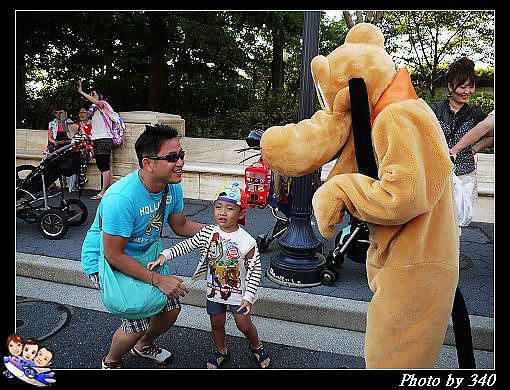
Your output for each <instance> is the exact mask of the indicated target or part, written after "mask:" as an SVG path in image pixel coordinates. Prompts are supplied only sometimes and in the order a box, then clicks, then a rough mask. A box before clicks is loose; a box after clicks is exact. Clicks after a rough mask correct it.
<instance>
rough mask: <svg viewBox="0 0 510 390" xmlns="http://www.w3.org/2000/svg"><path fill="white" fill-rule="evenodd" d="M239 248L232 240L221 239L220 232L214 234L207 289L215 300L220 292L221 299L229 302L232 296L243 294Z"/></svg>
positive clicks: (209, 295) (208, 256) (209, 256)
mask: <svg viewBox="0 0 510 390" xmlns="http://www.w3.org/2000/svg"><path fill="white" fill-rule="evenodd" d="M240 258H241V256H240V254H239V248H238V247H237V244H236V243H235V242H233V241H231V240H230V239H224V238H223V237H220V235H219V233H218V232H215V233H213V236H212V239H211V243H210V246H209V252H208V254H207V264H208V268H209V274H210V279H209V281H208V283H207V288H208V289H210V290H211V291H210V292H209V294H208V295H207V297H208V298H213V297H214V296H215V295H216V292H217V291H218V292H219V293H220V296H221V299H223V300H225V301H226V300H228V299H229V298H230V296H231V295H232V294H242V290H241V289H240V287H241V279H240V274H241V273H240V271H239V261H240Z"/></svg>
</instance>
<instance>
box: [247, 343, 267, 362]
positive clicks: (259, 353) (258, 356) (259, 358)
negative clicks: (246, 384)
mask: <svg viewBox="0 0 510 390" xmlns="http://www.w3.org/2000/svg"><path fill="white" fill-rule="evenodd" d="M250 351H251V353H252V355H253V357H254V358H255V361H256V362H257V364H258V366H259V367H260V368H268V367H269V366H270V365H271V361H269V364H268V365H267V366H266V367H264V366H262V363H263V362H264V361H266V360H267V359H269V355H268V354H267V352H266V351H265V349H264V346H263V345H262V342H261V343H260V346H259V347H258V348H257V349H253V348H252V347H251V345H250Z"/></svg>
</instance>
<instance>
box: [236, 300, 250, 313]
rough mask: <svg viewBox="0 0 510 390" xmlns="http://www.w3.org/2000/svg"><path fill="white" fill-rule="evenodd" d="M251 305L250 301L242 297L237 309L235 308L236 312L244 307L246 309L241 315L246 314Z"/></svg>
mask: <svg viewBox="0 0 510 390" xmlns="http://www.w3.org/2000/svg"><path fill="white" fill-rule="evenodd" d="M251 306H252V305H251V303H250V302H248V301H247V300H245V299H243V300H242V301H241V304H240V305H239V309H237V313H239V312H240V311H241V310H243V309H244V308H246V311H245V312H244V313H243V316H247V315H248V314H250V312H251Z"/></svg>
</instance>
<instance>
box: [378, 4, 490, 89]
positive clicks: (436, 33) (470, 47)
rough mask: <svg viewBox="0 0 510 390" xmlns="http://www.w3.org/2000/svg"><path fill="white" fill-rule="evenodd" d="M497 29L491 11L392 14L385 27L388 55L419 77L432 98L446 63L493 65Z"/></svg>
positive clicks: (387, 13)
mask: <svg viewBox="0 0 510 390" xmlns="http://www.w3.org/2000/svg"><path fill="white" fill-rule="evenodd" d="M493 26H494V12H488V11H459V12H457V11H455V12H454V11H439V12H438V11H425V12H422V11H406V12H389V11H388V12H385V15H384V19H383V20H382V23H381V28H382V30H383V33H384V35H385V37H386V48H387V50H388V52H390V53H391V54H392V57H393V58H394V59H396V61H397V62H398V63H399V64H400V65H403V66H409V67H411V68H412V69H414V71H415V72H416V73H418V75H419V77H418V79H417V81H418V82H420V83H421V84H422V85H423V87H424V89H425V90H426V91H428V93H429V94H430V95H431V96H434V93H435V88H436V87H437V86H438V84H437V83H438V81H439V80H440V78H441V76H442V75H441V74H440V73H439V66H440V65H441V64H442V63H445V62H451V61H452V60H454V59H456V58H459V57H461V56H468V57H470V58H471V59H472V60H473V61H477V60H484V61H485V62H488V63H492V62H493V60H494V54H493V53H494V46H493V45H494V27H493Z"/></svg>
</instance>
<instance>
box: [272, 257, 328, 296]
mask: <svg viewBox="0 0 510 390" xmlns="http://www.w3.org/2000/svg"><path fill="white" fill-rule="evenodd" d="M325 263H326V258H325V257H324V256H323V255H321V254H320V253H316V254H315V257H314V258H313V259H311V260H307V261H304V260H303V259H299V260H297V261H296V259H293V258H291V257H289V256H287V255H286V254H285V253H284V252H283V251H282V252H280V253H279V254H277V255H276V256H274V257H272V258H271V264H270V266H269V268H268V269H267V271H266V276H267V278H268V279H269V280H271V281H272V282H274V283H277V284H281V285H283V286H287V287H315V286H320V285H321V284H322V283H321V282H320V279H321V276H320V274H321V271H322V270H323V269H324V264H325Z"/></svg>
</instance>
